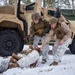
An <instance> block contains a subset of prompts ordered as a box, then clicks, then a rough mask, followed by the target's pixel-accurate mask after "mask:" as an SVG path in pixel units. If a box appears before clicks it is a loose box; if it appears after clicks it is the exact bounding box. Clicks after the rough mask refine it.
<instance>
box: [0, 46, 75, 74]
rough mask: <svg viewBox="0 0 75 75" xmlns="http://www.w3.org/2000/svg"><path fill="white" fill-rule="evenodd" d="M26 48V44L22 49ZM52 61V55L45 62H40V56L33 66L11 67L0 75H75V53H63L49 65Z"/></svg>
mask: <svg viewBox="0 0 75 75" xmlns="http://www.w3.org/2000/svg"><path fill="white" fill-rule="evenodd" d="M27 49H28V46H26V47H24V50H27ZM9 58H10V57H9ZM9 58H7V59H8V60H9ZM1 59H3V58H2V57H0V61H1ZM52 61H53V56H52V55H49V58H48V60H47V62H46V63H45V64H42V63H41V62H42V56H40V58H39V60H38V63H37V65H36V67H35V68H12V69H8V70H7V71H5V72H4V73H2V74H0V75H75V55H72V54H70V55H69V54H65V55H64V56H63V57H62V60H61V62H60V63H59V65H57V66H49V64H50V63H52Z"/></svg>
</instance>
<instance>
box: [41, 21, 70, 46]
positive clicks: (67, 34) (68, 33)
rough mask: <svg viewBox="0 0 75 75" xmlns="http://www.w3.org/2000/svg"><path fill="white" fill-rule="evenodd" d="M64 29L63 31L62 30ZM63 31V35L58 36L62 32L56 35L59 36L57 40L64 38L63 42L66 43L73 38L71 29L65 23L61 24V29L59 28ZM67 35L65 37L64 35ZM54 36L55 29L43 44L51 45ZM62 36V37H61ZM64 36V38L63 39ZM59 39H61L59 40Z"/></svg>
mask: <svg viewBox="0 0 75 75" xmlns="http://www.w3.org/2000/svg"><path fill="white" fill-rule="evenodd" d="M61 28H62V29H61ZM60 29H61V31H62V32H63V33H62V34H58V33H60V32H58V33H56V32H55V33H56V34H57V39H59V38H62V40H63V41H64V42H65V41H66V40H67V39H68V38H71V30H70V28H69V27H68V26H67V25H66V24H65V23H64V22H61V27H60V28H59V30H60ZM64 34H65V35H64ZM53 35H54V30H53V29H51V30H50V32H49V34H48V35H47V37H46V39H45V41H44V42H43V44H42V45H43V46H44V45H46V44H47V43H49V42H50V40H51V38H52V36H53ZM59 36H60V37H59ZM61 36H62V37H61ZM58 37H59V38H58Z"/></svg>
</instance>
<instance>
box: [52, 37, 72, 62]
mask: <svg viewBox="0 0 75 75" xmlns="http://www.w3.org/2000/svg"><path fill="white" fill-rule="evenodd" d="M59 41H60V40H59V39H57V40H56V42H55V44H54V47H53V56H54V58H53V59H54V61H56V62H59V61H61V58H62V56H63V55H64V53H65V52H66V50H67V49H68V46H69V44H70V43H71V38H69V39H67V41H65V42H64V43H63V44H62V45H58V43H59Z"/></svg>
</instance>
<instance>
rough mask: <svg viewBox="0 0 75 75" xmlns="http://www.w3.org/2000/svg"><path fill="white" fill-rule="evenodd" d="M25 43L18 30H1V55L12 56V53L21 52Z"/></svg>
mask: <svg viewBox="0 0 75 75" xmlns="http://www.w3.org/2000/svg"><path fill="white" fill-rule="evenodd" d="M23 45H24V43H23V39H22V37H21V35H20V34H19V33H18V32H17V31H15V30H11V29H8V30H3V31H1V32H0V55H1V56H10V55H12V53H17V52H20V51H21V50H22V49H23Z"/></svg>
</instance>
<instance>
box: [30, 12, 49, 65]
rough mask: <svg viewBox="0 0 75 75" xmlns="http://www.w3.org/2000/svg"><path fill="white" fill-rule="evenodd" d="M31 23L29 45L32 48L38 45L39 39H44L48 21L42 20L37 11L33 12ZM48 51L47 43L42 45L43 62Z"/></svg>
mask: <svg viewBox="0 0 75 75" xmlns="http://www.w3.org/2000/svg"><path fill="white" fill-rule="evenodd" d="M31 18H32V20H33V21H32V23H31V27H30V39H29V40H30V46H32V43H33V48H34V49H35V48H37V47H38V43H39V41H40V40H41V42H44V39H45V38H46V35H47V33H48V32H49V30H50V26H49V23H48V22H47V21H46V20H42V19H41V17H40V15H39V14H38V13H33V14H32V16H31ZM48 51H49V44H46V45H45V46H44V47H43V51H42V63H43V64H44V63H45V62H46V60H47V58H48Z"/></svg>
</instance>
